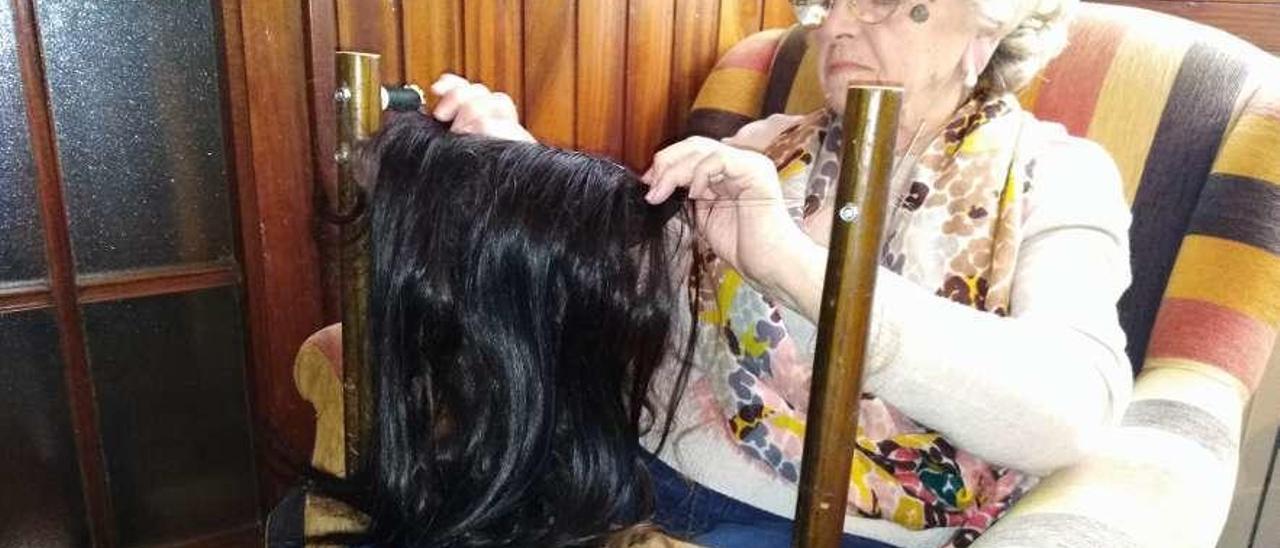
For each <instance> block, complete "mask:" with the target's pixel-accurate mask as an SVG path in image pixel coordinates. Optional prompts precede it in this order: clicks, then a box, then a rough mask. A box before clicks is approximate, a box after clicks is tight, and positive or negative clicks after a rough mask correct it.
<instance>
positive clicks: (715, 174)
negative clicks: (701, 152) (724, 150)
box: [689, 153, 725, 200]
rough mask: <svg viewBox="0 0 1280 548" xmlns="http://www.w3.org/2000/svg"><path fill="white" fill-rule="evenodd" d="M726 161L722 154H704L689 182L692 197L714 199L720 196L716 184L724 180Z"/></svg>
mask: <svg viewBox="0 0 1280 548" xmlns="http://www.w3.org/2000/svg"><path fill="white" fill-rule="evenodd" d="M724 162H725V158H724V156H723V155H722V154H718V153H713V154H708V155H706V156H704V157H703V158H702V160H700V161H699V162H698V164H697V165H696V166H694V168H693V174H692V175H691V176H690V182H689V197H690V198H693V199H695V200H714V199H716V198H718V197H719V196H718V195H717V193H716V184H717V183H719V182H722V181H723V180H724V176H725V163H724ZM717 179H718V180H717Z"/></svg>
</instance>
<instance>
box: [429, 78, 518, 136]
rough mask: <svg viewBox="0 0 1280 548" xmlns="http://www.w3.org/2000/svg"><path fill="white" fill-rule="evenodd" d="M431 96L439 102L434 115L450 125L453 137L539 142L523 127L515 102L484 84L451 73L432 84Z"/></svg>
mask: <svg viewBox="0 0 1280 548" xmlns="http://www.w3.org/2000/svg"><path fill="white" fill-rule="evenodd" d="M431 93H432V94H434V95H435V96H437V97H439V98H440V100H439V101H438V102H437V103H436V106H435V108H434V109H432V111H431V115H432V116H434V117H435V119H437V120H440V121H441V122H446V123H451V125H450V128H449V130H450V131H452V132H454V133H463V134H468V133H469V134H476V135H485V136H488V137H495V138H498V139H508V140H512V141H525V142H530V143H534V142H537V140H536V139H534V138H533V135H532V134H531V133H529V130H527V129H525V128H524V126H521V125H520V115H519V113H517V112H516V104H515V101H512V100H511V96H509V95H507V94H505V93H502V92H494V91H491V90H489V88H488V87H485V85H484V84H473V83H471V82H469V81H467V79H466V78H463V77H461V76H458V75H456V74H449V73H445V74H443V75H441V76H440V78H439V79H438V80H436V81H435V83H434V84H431Z"/></svg>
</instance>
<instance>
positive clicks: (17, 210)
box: [0, 2, 44, 286]
mask: <svg viewBox="0 0 1280 548" xmlns="http://www.w3.org/2000/svg"><path fill="white" fill-rule="evenodd" d="M15 34H16V33H15V32H13V8H12V2H0V286H3V285H5V284H6V282H16V281H20V280H28V279H32V278H41V277H43V276H44V257H43V253H44V247H43V244H42V243H41V241H40V218H39V216H38V209H37V208H36V183H35V171H34V169H33V167H32V163H31V148H30V146H29V145H28V142H27V111H26V108H27V107H26V101H24V100H23V97H22V75H21V73H20V71H19V70H18V51H17V44H16V43H15V40H16V38H15Z"/></svg>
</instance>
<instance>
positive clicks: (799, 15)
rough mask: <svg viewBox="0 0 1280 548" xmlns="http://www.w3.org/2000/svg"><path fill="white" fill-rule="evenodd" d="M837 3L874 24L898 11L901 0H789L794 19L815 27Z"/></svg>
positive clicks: (866, 21) (864, 20) (859, 18)
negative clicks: (794, 14) (794, 15)
mask: <svg viewBox="0 0 1280 548" xmlns="http://www.w3.org/2000/svg"><path fill="white" fill-rule="evenodd" d="M837 4H840V5H843V6H844V7H845V9H847V10H849V13H851V14H853V15H854V17H856V18H857V19H858V20H859V21H861V22H863V23H865V24H868V25H876V24H879V23H883V22H885V21H886V20H887V19H889V18H890V17H893V14H894V13H896V12H897V11H898V7H899V6H901V5H902V0H791V7H792V9H794V10H795V12H796V19H797V20H798V21H800V24H801V25H804V26H806V27H810V28H812V27H817V26H819V25H821V24H822V22H823V21H826V20H827V15H828V14H829V13H831V10H832V9H834V8H835V7H836V5H837Z"/></svg>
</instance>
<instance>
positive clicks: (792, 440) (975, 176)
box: [694, 95, 1043, 547]
mask: <svg viewBox="0 0 1280 548" xmlns="http://www.w3.org/2000/svg"><path fill="white" fill-rule="evenodd" d="M1028 122H1031V123H1028ZM1033 126H1036V124H1035V123H1034V119H1033V118H1032V117H1031V116H1030V115H1029V114H1027V113H1025V112H1023V111H1022V110H1021V109H1020V107H1019V106H1018V103H1017V101H1016V99H1015V98H1014V97H1013V96H1011V95H1005V96H1000V97H995V98H993V99H991V100H988V101H976V100H975V101H972V102H970V103H968V104H966V105H964V106H962V107H961V108H960V109H959V110H958V111H957V112H956V114H955V116H954V118H953V119H952V121H951V122H950V123H949V124H948V125H947V126H946V127H945V129H944V131H943V133H942V134H940V135H939V136H938V137H937V138H935V139H934V140H933V141H932V142H931V143H929V145H928V146H927V148H926V149H925V150H924V152H923V153H922V154H921V155H920V157H919V160H918V162H917V163H916V164H915V165H914V166H912V167H911V168H910V169H911V171H910V173H909V177H907V178H905V179H903V184H902V187H903V188H900V189H896V190H897V191H898V195H897V196H896V197H895V198H893V199H892V202H891V203H890V205H889V208H888V209H889V211H890V214H889V215H890V217H889V219H887V220H886V225H885V243H884V247H883V250H882V256H881V264H882V266H884V267H885V268H888V269H889V270H891V271H893V272H894V273H896V274H898V275H901V276H904V277H906V278H907V279H909V280H911V281H912V282H914V283H916V284H919V285H921V286H924V287H926V288H929V289H931V290H933V291H935V292H936V294H937V295H938V296H940V297H944V298H947V299H950V300H952V301H954V302H957V303H960V304H962V305H965V306H969V307H973V308H974V309H977V310H981V311H985V312H989V313H992V314H997V315H1005V314H1007V313H1008V310H1009V300H1010V294H1011V282H1012V279H1013V270H1014V267H1015V264H1016V262H1017V252H1018V248H1019V247H1020V244H1021V236H1022V235H1021V226H1022V222H1023V216H1024V214H1023V205H1024V202H1025V199H1024V198H1025V196H1026V194H1027V193H1028V192H1029V191H1030V189H1031V184H1032V177H1033V170H1034V162H1030V161H1026V160H1025V159H1027V158H1031V157H1032V156H1034V155H1033V154H1031V153H1030V151H1031V149H1034V148H1036V146H1035V144H1036V142H1039V137H1038V136H1037V137H1034V138H1033V137H1032V134H1037V135H1039V134H1042V133H1043V132H1035V131H1026V132H1024V131H1023V129H1024V127H1033ZM840 143H841V137H840V127H839V123H838V117H834V116H831V115H829V114H828V113H827V112H826V111H825V110H824V111H819V112H815V113H813V114H810V115H808V116H805V117H803V119H802V120H801V121H800V122H799V123H797V124H796V125H795V126H793V127H791V128H790V129H788V130H786V131H784V132H783V133H782V134H780V135H779V137H777V138H776V139H775V140H774V142H773V144H772V145H771V146H770V147H769V148H768V149H767V150H766V151H765V154H766V155H768V156H770V158H771V159H773V160H774V162H775V165H776V166H777V167H778V172H779V179H780V181H781V184H782V187H783V195H784V197H785V198H786V199H787V201H788V203H790V204H795V206H794V207H792V208H791V213H792V216H793V217H794V218H795V220H796V221H797V222H803V221H805V220H806V219H808V218H810V217H811V216H813V215H815V214H816V213H818V212H819V211H824V212H826V213H825V214H830V209H831V208H829V207H825V206H829V205H830V204H829V201H830V197H831V195H833V194H834V189H833V188H832V186H833V184H834V182H835V181H836V180H837V179H838V173H839V149H840ZM894 190H895V189H891V194H892V193H893V191H894ZM699 257H700V260H702V261H704V267H705V270H704V272H707V273H709V276H706V277H705V279H704V282H703V284H702V286H701V287H700V288H699V290H700V292H701V295H700V297H701V303H703V304H702V307H701V310H700V311H699V317H698V326H699V331H700V333H699V336H700V341H702V342H700V344H699V348H698V349H697V353H698V355H697V362H698V363H699V364H700V365H701V368H702V369H703V371H704V373H705V376H704V377H703V379H702V380H701V381H699V382H698V383H696V384H695V386H694V390H695V392H700V393H701V396H702V397H696V398H694V399H695V400H696V401H702V402H706V403H704V407H709V408H708V409H703V412H705V413H706V414H708V415H710V416H712V417H713V418H714V420H715V421H716V422H718V423H719V424H722V425H724V426H725V427H726V428H725V429H724V433H725V435H727V436H729V437H731V439H732V442H733V443H734V444H735V445H736V446H737V447H739V448H740V449H741V450H742V451H743V452H744V453H745V454H746V455H748V458H749V459H751V460H753V461H755V462H757V463H758V464H761V465H763V466H765V467H767V468H768V469H769V470H771V471H773V472H774V473H776V474H777V475H779V476H781V477H782V478H785V479H786V480H788V481H792V482H795V481H797V480H798V479H799V467H800V459H801V452H802V448H803V445H804V442H803V434H804V427H805V418H806V412H807V406H808V397H809V383H810V379H811V377H812V367H813V365H812V360H813V355H812V352H813V350H812V348H813V339H814V337H815V336H816V328H815V327H814V326H813V325H812V324H810V323H809V322H807V321H806V320H805V319H804V318H802V317H800V316H798V315H797V314H795V313H794V312H791V311H789V310H787V309H785V308H782V307H781V306H779V305H778V304H777V302H776V301H774V300H773V299H771V298H769V297H768V296H765V295H762V294H761V293H759V292H757V291H756V290H755V289H753V288H752V287H751V286H749V285H748V284H747V283H745V281H744V280H743V278H742V277H741V276H740V275H739V274H738V273H737V272H735V271H733V270H732V269H731V268H730V267H729V266H728V265H726V264H724V263H723V262H721V261H719V260H718V259H717V258H716V257H715V256H714V255H712V254H709V253H706V252H705V250H703V251H702V252H700V253H699ZM858 418H859V421H858V436H857V452H856V454H855V456H854V460H853V463H852V467H851V473H850V480H849V481H850V484H849V486H850V489H849V511H850V512H853V511H856V512H857V513H858V514H859V515H861V516H864V517H871V518H881V519H888V520H892V521H894V522H896V523H898V524H900V525H902V526H904V527H906V528H909V529H913V530H919V529H924V528H933V527H955V528H957V532H956V534H955V536H954V537H953V538H952V540H951V543H950V546H956V547H963V546H968V545H969V544H970V543H972V542H973V540H974V539H975V538H977V536H978V535H979V534H980V533H981V532H982V531H984V530H986V529H987V528H988V527H990V525H991V524H992V523H993V522H994V521H995V520H996V519H997V518H998V517H999V516H1000V515H1001V514H1002V513H1003V512H1004V511H1005V510H1006V509H1007V508H1008V507H1009V506H1010V505H1011V504H1012V503H1013V501H1015V500H1016V499H1017V498H1018V497H1019V496H1021V494H1022V493H1023V492H1024V491H1025V490H1026V489H1027V488H1028V487H1029V486H1030V484H1031V483H1032V481H1033V480H1030V479H1029V478H1025V477H1023V476H1022V475H1021V474H1019V473H1016V472H1014V471H1011V470H1007V469H1003V468H999V467H996V466H993V465H990V464H988V463H985V462H982V461H981V460H979V459H978V458H976V457H974V456H973V455H970V454H968V453H967V452H965V451H963V450H961V449H959V448H957V447H955V446H953V445H952V444H950V443H949V442H948V441H947V440H946V439H945V438H943V437H942V436H941V435H940V434H938V433H936V432H933V431H931V430H929V429H927V428H924V427H922V426H920V425H917V424H916V423H915V422H913V421H912V420H911V419H910V418H908V417H906V416H904V415H903V414H901V413H900V412H898V411H897V410H895V409H894V408H893V407H892V406H890V405H889V404H888V403H887V402H885V401H883V400H881V399H879V398H877V397H875V396H873V395H870V394H864V396H863V399H862V405H861V410H860V413H859V417H858Z"/></svg>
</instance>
